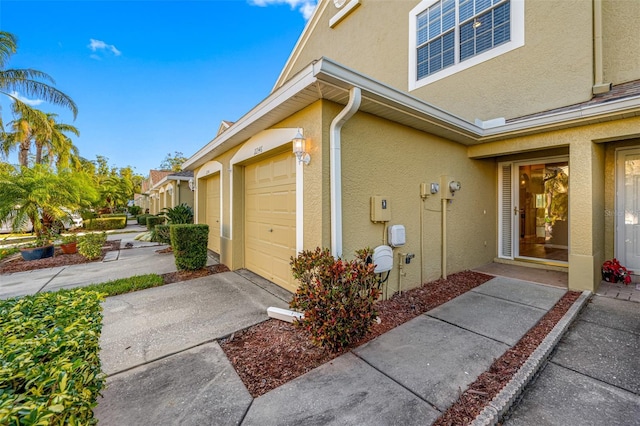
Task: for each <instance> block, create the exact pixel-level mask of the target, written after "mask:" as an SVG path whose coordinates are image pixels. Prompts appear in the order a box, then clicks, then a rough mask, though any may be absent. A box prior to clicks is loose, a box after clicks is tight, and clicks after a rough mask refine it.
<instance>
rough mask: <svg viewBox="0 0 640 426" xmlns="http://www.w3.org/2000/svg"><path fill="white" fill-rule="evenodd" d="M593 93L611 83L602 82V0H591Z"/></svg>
mask: <svg viewBox="0 0 640 426" xmlns="http://www.w3.org/2000/svg"><path fill="white" fill-rule="evenodd" d="M593 80H594V81H593V94H594V95H597V94H599V93H606V92H608V91H609V90H611V83H605V82H604V64H603V47H602V0H593Z"/></svg>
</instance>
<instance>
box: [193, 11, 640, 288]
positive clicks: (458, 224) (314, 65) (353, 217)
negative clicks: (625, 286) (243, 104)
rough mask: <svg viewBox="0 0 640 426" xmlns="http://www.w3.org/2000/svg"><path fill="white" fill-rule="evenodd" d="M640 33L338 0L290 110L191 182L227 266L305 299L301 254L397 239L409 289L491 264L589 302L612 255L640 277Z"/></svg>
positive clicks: (275, 97)
mask: <svg viewBox="0 0 640 426" xmlns="http://www.w3.org/2000/svg"><path fill="white" fill-rule="evenodd" d="M639 21H640V2H624V1H614V0H594V1H581V2H553V3H549V2H545V1H541V0H525V1H522V0H519V1H516V0H493V1H489V0H440V1H433V0H425V1H417V0H416V1H408V0H406V1H386V2H381V1H372V0H350V1H347V2H345V1H343V0H335V1H327V0H320V1H319V3H318V6H317V9H316V11H315V13H314V15H313V16H312V17H311V19H310V20H309V22H308V24H307V26H306V28H305V30H304V32H303V33H302V35H301V37H300V39H299V41H298V43H297V45H296V46H295V48H294V50H293V52H292V53H291V55H290V57H289V60H288V61H287V63H286V64H285V66H284V68H283V70H282V73H281V75H280V76H279V78H278V80H277V83H276V85H275V87H274V89H273V91H272V93H271V94H270V95H269V96H268V97H267V98H266V99H265V100H264V101H262V102H261V103H260V104H258V105H256V107H255V108H253V109H252V110H251V111H249V112H248V113H247V114H246V115H244V116H243V117H242V118H240V119H239V120H238V121H236V122H235V123H233V124H231V125H230V126H229V127H228V128H226V129H225V130H224V131H222V132H219V133H218V135H217V136H216V137H215V138H214V139H213V140H212V141H211V142H210V143H208V144H207V145H206V146H204V147H203V148H201V149H200V150H199V151H198V152H197V153H196V154H194V155H193V156H192V157H191V158H189V159H188V160H187V162H186V163H185V164H184V168H185V169H186V170H192V171H193V172H194V180H195V182H196V200H195V213H196V221H197V222H200V223H208V224H209V225H210V238H209V248H210V249H212V250H214V251H216V252H219V253H220V255H221V261H222V262H223V263H224V264H226V265H228V266H229V267H230V268H232V269H238V268H248V269H249V270H252V271H254V272H256V273H258V274H260V275H262V276H264V277H266V278H268V279H270V280H272V281H274V282H276V283H277V284H279V285H281V286H283V287H285V288H288V289H289V290H294V289H295V287H296V285H295V283H294V280H293V278H292V277H291V272H290V267H289V262H290V258H291V257H292V256H295V255H296V253H297V252H299V251H300V250H302V249H313V248H315V247H316V246H322V247H330V248H331V251H332V253H333V254H334V255H337V256H344V257H352V256H353V253H354V251H355V250H356V249H360V248H363V247H376V246H378V245H381V244H385V243H387V229H388V228H389V227H390V226H391V225H404V227H405V235H406V243H405V244H404V245H403V246H401V247H397V248H395V249H394V268H393V270H392V271H391V274H390V280H389V283H388V285H389V289H390V290H395V289H397V288H398V286H399V285H400V284H402V286H403V288H409V287H415V286H417V285H419V283H420V282H421V281H422V282H424V281H427V280H431V279H435V278H438V277H439V276H441V275H446V274H447V273H453V272H456V271H460V270H464V269H469V268H474V267H477V266H479V265H482V264H485V263H488V262H492V261H497V262H506V263H514V264H518V265H523V266H530V267H535V268H543V269H544V268H548V269H555V270H562V271H567V272H568V278H569V287H570V288H571V289H576V290H581V289H588V290H595V289H596V288H597V286H598V285H599V282H600V266H601V265H602V262H603V261H604V260H605V259H607V258H611V257H613V256H616V257H618V258H619V259H621V261H622V263H623V264H625V266H627V267H629V268H630V269H633V270H640V248H639V247H640V233H638V232H636V231H637V229H639V228H638V225H639V222H638V215H639V213H638V207H636V206H637V205H638V204H639V202H640V190H639V189H640V117H639V115H640V33H639V32H638V31H637V24H636V23H637V22H639ZM256 72H258V71H256ZM298 132H301V133H302V135H303V136H304V142H306V147H305V149H304V151H305V152H306V153H307V154H309V156H310V162H309V163H308V165H307V164H306V163H305V162H303V161H298V160H297V159H296V157H295V156H294V155H293V154H292V146H293V145H294V144H293V143H292V141H293V140H294V139H296V138H297V136H299V135H298ZM300 157H301V159H306V158H305V155H301V156H300ZM458 182H459V183H460V185H461V189H459V190H458V186H457V183H458ZM438 186H439V188H438ZM452 190H453V191H452ZM432 192H433V193H432ZM383 205H384V206H383ZM372 219H375V221H374V220H372ZM411 255H415V258H414V259H413V260H411V257H412V256H411ZM407 261H409V262H410V263H407ZM399 264H402V270H401V271H400V270H399V268H398V265H399Z"/></svg>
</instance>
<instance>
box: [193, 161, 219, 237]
mask: <svg viewBox="0 0 640 426" xmlns="http://www.w3.org/2000/svg"><path fill="white" fill-rule="evenodd" d="M215 173H220V236H222V225H223V217H224V216H223V215H222V213H223V206H224V194H223V190H222V188H224V186H223V185H222V179H223V176H222V175H223V173H222V163H220V162H219V161H209V162H207V163H205V164H204V165H203V166H202V167H201V168H200V170H199V171H198V174H197V175H195V176H194V179H195V183H196V187H195V190H194V191H193V210H194V213H195V222H196V223H199V222H200V218H199V217H198V215H199V210H200V201H199V194H200V191H198V188H200V179H205V178H207V177H209V176H211V175H213V174H215ZM205 197H206V193H205Z"/></svg>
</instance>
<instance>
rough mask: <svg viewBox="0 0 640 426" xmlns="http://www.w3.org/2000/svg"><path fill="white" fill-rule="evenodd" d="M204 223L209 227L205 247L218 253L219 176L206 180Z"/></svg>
mask: <svg viewBox="0 0 640 426" xmlns="http://www.w3.org/2000/svg"><path fill="white" fill-rule="evenodd" d="M205 182H206V185H207V203H206V212H205V223H206V224H207V225H209V238H208V242H207V247H208V248H209V249H210V250H213V251H215V252H216V253H220V175H219V174H216V175H215V176H213V177H211V178H209V179H207V180H206V181H205Z"/></svg>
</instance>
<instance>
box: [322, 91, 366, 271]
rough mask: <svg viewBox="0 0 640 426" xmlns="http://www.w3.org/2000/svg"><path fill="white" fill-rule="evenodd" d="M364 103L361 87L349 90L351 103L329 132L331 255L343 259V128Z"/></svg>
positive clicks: (333, 123) (340, 114)
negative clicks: (341, 150) (341, 149)
mask: <svg viewBox="0 0 640 426" xmlns="http://www.w3.org/2000/svg"><path fill="white" fill-rule="evenodd" d="M361 101H362V92H361V90H360V88H359V87H352V88H351V89H350V90H349V102H348V103H347V106H346V107H345V108H344V109H343V110H342V111H340V113H338V115H337V116H336V118H334V119H333V121H332V122H331V127H330V130H329V155H330V165H331V169H330V180H331V183H330V185H331V255H332V256H333V257H336V258H338V257H342V156H341V153H340V147H341V142H342V133H341V132H342V126H343V125H344V124H345V123H346V122H347V121H348V120H349V119H350V118H351V117H353V115H354V114H355V113H356V111H358V108H360V103H361Z"/></svg>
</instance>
